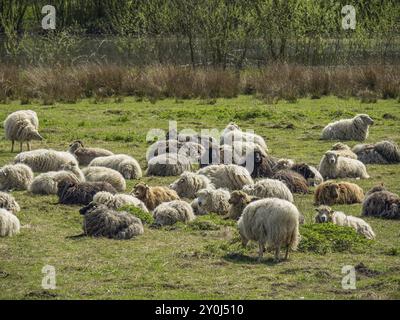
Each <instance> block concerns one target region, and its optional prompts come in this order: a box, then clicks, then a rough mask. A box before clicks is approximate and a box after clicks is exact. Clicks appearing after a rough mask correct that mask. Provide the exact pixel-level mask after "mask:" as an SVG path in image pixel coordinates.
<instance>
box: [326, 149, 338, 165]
mask: <svg viewBox="0 0 400 320" xmlns="http://www.w3.org/2000/svg"><path fill="white" fill-rule="evenodd" d="M338 157H339V156H338V154H336V153H334V152H330V151H328V152H327V153H325V159H326V161H327V162H328V163H329V164H330V165H331V166H334V165H335V164H336V163H337V161H338Z"/></svg>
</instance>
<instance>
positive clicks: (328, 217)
mask: <svg viewBox="0 0 400 320" xmlns="http://www.w3.org/2000/svg"><path fill="white" fill-rule="evenodd" d="M315 211H317V215H316V216H315V222H316V223H325V222H332V216H333V213H334V211H333V210H332V208H331V207H328V206H319V207H318V208H316V209H315Z"/></svg>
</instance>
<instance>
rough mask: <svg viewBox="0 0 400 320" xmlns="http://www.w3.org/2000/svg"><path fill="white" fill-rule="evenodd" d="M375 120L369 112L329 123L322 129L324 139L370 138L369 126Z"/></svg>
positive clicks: (361, 139) (360, 139)
mask: <svg viewBox="0 0 400 320" xmlns="http://www.w3.org/2000/svg"><path fill="white" fill-rule="evenodd" d="M372 124H374V121H373V120H372V119H371V118H370V116H368V115H367V114H358V115H356V116H355V117H354V118H352V119H344V120H339V121H336V122H333V123H330V124H328V125H327V126H326V127H325V128H324V129H323V130H322V136H321V138H322V139H323V140H356V141H364V140H366V139H367V138H368V128H369V126H370V125H372Z"/></svg>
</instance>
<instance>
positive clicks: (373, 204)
mask: <svg viewBox="0 0 400 320" xmlns="http://www.w3.org/2000/svg"><path fill="white" fill-rule="evenodd" d="M368 194H369V195H368V196H366V197H365V199H364V202H363V204H362V212H361V214H362V215H363V216H372V217H380V218H384V219H400V197H399V196H398V195H397V194H394V193H392V192H389V191H387V190H380V188H376V189H375V190H374V191H371V190H370V191H369V192H368Z"/></svg>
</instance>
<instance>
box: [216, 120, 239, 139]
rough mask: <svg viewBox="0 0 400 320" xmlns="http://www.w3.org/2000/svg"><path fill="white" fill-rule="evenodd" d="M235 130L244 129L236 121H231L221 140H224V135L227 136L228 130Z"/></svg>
mask: <svg viewBox="0 0 400 320" xmlns="http://www.w3.org/2000/svg"><path fill="white" fill-rule="evenodd" d="M234 130H237V131H242V129H240V127H239V126H238V125H237V124H236V123H234V122H230V123H229V124H228V125H227V126H226V127H225V129H224V130H223V131H222V133H221V141H222V137H223V136H225V135H226V134H227V133H228V132H230V131H234ZM221 143H222V142H221Z"/></svg>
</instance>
